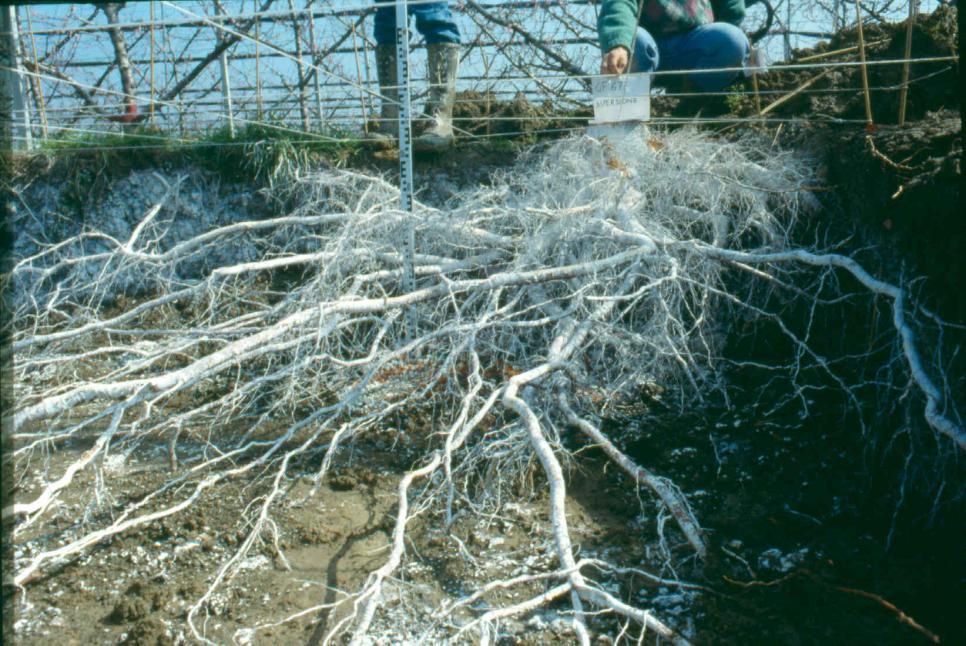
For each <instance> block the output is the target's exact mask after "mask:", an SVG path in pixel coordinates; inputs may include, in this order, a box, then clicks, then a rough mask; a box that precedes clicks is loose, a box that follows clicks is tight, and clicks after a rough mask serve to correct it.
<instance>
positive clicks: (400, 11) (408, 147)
mask: <svg viewBox="0 0 966 646" xmlns="http://www.w3.org/2000/svg"><path fill="white" fill-rule="evenodd" d="M396 84H397V85H398V86H399V93H398V95H397V97H398V100H399V201H400V205H401V207H402V210H403V211H405V212H406V213H410V214H411V213H412V211H413V145H412V119H411V116H412V109H411V105H410V101H409V12H408V6H407V2H406V0H396ZM415 255H416V234H415V226H414V223H413V221H412V218H410V219H409V225H408V226H407V228H406V234H405V236H404V239H403V279H402V286H403V290H404V291H405V292H407V293H410V292H413V291H414V290H415V289H416V274H415V268H414V264H415V260H414V257H415ZM407 318H408V319H409V327H410V333H412V332H414V330H413V320H412V309H411V308H409V312H408V313H407Z"/></svg>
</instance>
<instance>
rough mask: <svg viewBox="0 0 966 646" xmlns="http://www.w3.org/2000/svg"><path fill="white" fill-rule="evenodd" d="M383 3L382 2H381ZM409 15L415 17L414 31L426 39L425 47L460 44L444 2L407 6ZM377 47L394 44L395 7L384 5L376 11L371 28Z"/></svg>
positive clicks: (451, 15)
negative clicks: (417, 31) (439, 44)
mask: <svg viewBox="0 0 966 646" xmlns="http://www.w3.org/2000/svg"><path fill="white" fill-rule="evenodd" d="M383 1H384V0H383ZM408 8H409V15H411V16H416V29H418V30H419V33H421V34H422V35H423V38H425V39H426V44H427V45H433V44H436V43H456V44H457V45H458V44H459V42H460V30H459V27H457V26H456V21H454V20H453V13H452V12H451V11H450V10H449V4H448V3H446V2H427V3H423V4H411V5H409V7H408ZM373 34H374V35H375V37H376V44H377V45H392V44H394V43H395V42H396V7H394V6H392V5H386V6H382V7H379V8H378V9H376V21H375V25H374V27H373Z"/></svg>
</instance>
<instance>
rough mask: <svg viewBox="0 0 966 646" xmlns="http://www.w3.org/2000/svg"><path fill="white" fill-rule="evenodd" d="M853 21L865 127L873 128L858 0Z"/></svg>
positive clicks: (863, 34) (860, 11)
mask: <svg viewBox="0 0 966 646" xmlns="http://www.w3.org/2000/svg"><path fill="white" fill-rule="evenodd" d="M855 19H856V22H857V24H858V28H859V61H860V62H861V70H862V93H863V95H864V96H865V127H866V128H868V129H871V128H873V127H874V125H875V124H874V123H873V121H872V96H871V94H870V93H869V68H868V66H867V65H866V64H865V32H864V31H863V30H862V7H861V6H860V5H859V0H855Z"/></svg>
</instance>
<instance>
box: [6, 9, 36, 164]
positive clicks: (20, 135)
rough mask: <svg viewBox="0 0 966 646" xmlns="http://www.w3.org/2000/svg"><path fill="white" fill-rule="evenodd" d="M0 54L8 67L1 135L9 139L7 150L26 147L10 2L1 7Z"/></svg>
mask: <svg viewBox="0 0 966 646" xmlns="http://www.w3.org/2000/svg"><path fill="white" fill-rule="evenodd" d="M2 12H3V25H2V30H3V57H2V64H3V65H4V66H5V67H7V68H9V71H7V72H5V73H4V76H5V77H6V79H5V80H6V91H7V93H8V94H9V99H7V97H3V98H4V103H6V105H4V106H3V107H4V108H5V109H8V110H10V113H9V114H10V118H9V121H10V122H11V124H12V127H11V130H10V134H9V135H7V133H6V126H5V127H4V130H5V132H4V138H5V139H8V141H10V142H11V143H10V149H11V150H30V148H31V143H32V140H31V136H30V111H29V110H28V109H27V96H26V88H25V83H24V77H23V73H22V68H21V66H20V53H19V50H18V47H19V42H20V34H19V32H18V29H17V9H16V7H14V6H13V5H8V6H6V7H3V9H2Z"/></svg>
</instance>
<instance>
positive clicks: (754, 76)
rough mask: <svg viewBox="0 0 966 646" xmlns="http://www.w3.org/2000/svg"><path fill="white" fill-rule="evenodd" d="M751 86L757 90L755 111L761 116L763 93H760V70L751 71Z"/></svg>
mask: <svg viewBox="0 0 966 646" xmlns="http://www.w3.org/2000/svg"><path fill="white" fill-rule="evenodd" d="M751 87H752V89H753V90H754V91H755V112H757V113H758V117H759V118H761V116H762V115H761V95H760V94H758V72H752V73H751Z"/></svg>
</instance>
